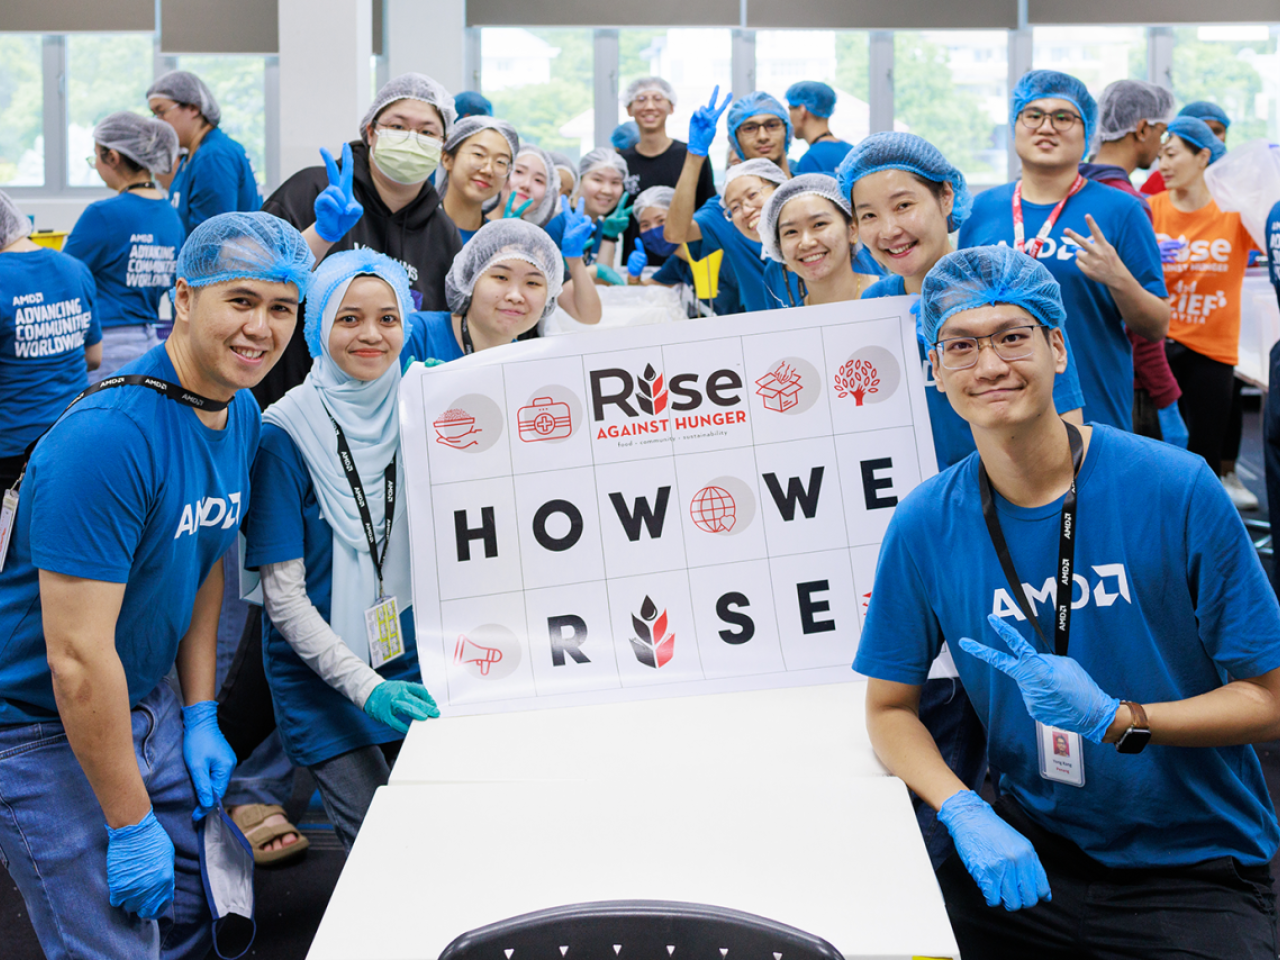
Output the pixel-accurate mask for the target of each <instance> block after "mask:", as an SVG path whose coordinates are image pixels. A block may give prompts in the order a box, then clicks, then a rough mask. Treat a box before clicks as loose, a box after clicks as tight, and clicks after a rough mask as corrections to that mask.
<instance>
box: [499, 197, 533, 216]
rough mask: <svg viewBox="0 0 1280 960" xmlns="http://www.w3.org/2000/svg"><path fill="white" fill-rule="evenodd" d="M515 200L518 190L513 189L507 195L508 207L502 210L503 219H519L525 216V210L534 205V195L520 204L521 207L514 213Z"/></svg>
mask: <svg viewBox="0 0 1280 960" xmlns="http://www.w3.org/2000/svg"><path fill="white" fill-rule="evenodd" d="M515 202H516V192H515V191H514V190H512V191H511V193H509V194H508V195H507V206H506V209H505V210H503V211H502V219H503V220H519V219H520V218H521V217H523V216H524V212H525V211H526V210H528V209H529V207H531V206H532V205H533V197H530V198H529V199H528V200H526V201H525V202H524V203H522V204H520V209H519V210H517V211H515V213H512V212H511V205H512V204H513V203H515Z"/></svg>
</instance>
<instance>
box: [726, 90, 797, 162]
mask: <svg viewBox="0 0 1280 960" xmlns="http://www.w3.org/2000/svg"><path fill="white" fill-rule="evenodd" d="M762 113H770V114H773V115H774V116H775V117H777V118H778V119H780V120H781V121H782V122H783V123H785V124H786V125H787V139H786V140H785V141H783V144H782V150H783V152H784V153H785V152H786V151H787V149H788V148H789V147H790V146H791V138H792V136H794V131H793V130H792V129H791V114H790V113H788V112H787V108H786V107H784V106H783V105H782V104H780V103H779V102H778V101H777V100H775V99H774V98H773V97H771V96H769V94H767V93H765V92H764V91H763V90H757V91H756V92H755V93H748V94H747V95H746V96H745V97H743V98H742V99H740V100H735V101H733V105H732V106H730V107H729V116H728V117H727V118H726V120H725V123H726V124H727V125H728V127H729V142H730V143H731V144H733V149H734V150H735V151H736V152H737V154H738V157H739V158H740V159H743V160H745V159H747V155H746V154H745V153H743V152H742V145H741V144H740V143H738V128H739V127H740V126H742V125H743V124H744V123H746V122H747V120H749V119H750V118H752V117H758V116H760V114H762Z"/></svg>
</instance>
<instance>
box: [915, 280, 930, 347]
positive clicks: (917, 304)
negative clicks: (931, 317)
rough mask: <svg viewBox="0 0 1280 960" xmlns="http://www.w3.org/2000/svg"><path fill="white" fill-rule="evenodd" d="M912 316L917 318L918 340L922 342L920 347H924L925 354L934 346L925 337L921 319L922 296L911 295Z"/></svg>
mask: <svg viewBox="0 0 1280 960" xmlns="http://www.w3.org/2000/svg"><path fill="white" fill-rule="evenodd" d="M911 315H912V316H913V317H915V318H916V339H917V340H919V341H920V346H922V347H924V349H925V352H926V353H927V352H928V351H929V350H931V349H933V344H932V343H930V342H929V339H928V338H927V337H926V336H925V335H924V323H923V321H921V319H920V294H918V293H913V294H911Z"/></svg>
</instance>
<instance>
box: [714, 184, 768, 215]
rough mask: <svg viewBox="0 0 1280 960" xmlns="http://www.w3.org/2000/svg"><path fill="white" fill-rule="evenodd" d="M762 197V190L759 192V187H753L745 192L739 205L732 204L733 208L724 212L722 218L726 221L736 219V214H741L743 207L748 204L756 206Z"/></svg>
mask: <svg viewBox="0 0 1280 960" xmlns="http://www.w3.org/2000/svg"><path fill="white" fill-rule="evenodd" d="M763 196H764V191H763V190H761V189H760V188H759V187H753V188H752V189H750V190H748V191H747V193H746V195H745V196H744V197H743V198H742V202H741V203H735V204H733V206H731V207H729V208H728V209H726V210H725V212H724V218H725V219H726V220H732V219H733V218H734V217H736V216H737V215H738V214H740V213H741V212H742V208H743V207H745V206H746V205H747V204H748V203H749V204H752V205H753V206H755V205H757V202H758V201H759V200H760V198H761V197H763Z"/></svg>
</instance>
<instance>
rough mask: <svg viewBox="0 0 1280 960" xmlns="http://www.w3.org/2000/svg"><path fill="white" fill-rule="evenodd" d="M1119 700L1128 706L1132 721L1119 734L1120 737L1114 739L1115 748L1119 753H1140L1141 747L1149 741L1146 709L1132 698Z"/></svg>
mask: <svg viewBox="0 0 1280 960" xmlns="http://www.w3.org/2000/svg"><path fill="white" fill-rule="evenodd" d="M1120 702H1121V703H1122V704H1124V705H1125V706H1127V707H1128V708H1129V715H1130V716H1131V717H1132V721H1131V722H1130V724H1129V729H1127V730H1125V732H1124V733H1122V734H1120V739H1119V740H1117V741H1116V750H1117V751H1118V752H1119V753H1141V752H1142V749H1143V747H1145V746H1146V745H1147V744H1148V743H1150V742H1151V724H1150V723H1148V722H1147V711H1146V710H1144V709H1142V704H1140V703H1134V702H1133V701H1132V700H1121V701H1120Z"/></svg>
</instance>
